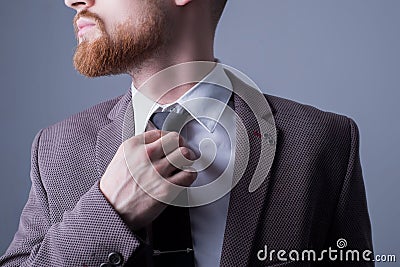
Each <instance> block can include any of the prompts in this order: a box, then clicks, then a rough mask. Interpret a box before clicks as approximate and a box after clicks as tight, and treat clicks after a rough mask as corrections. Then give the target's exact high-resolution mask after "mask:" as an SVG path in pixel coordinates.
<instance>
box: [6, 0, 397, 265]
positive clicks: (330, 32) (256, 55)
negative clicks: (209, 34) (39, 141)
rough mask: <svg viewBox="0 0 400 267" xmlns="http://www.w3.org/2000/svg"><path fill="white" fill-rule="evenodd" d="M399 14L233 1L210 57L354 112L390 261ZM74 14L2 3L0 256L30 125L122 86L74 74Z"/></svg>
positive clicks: (24, 172)
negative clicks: (213, 55) (72, 60)
mask: <svg viewBox="0 0 400 267" xmlns="http://www.w3.org/2000/svg"><path fill="white" fill-rule="evenodd" d="M399 14H400V1H399V0H330V1H328V0H302V1H298V0H291V1H289V0H249V1H233V0H231V1H230V2H229V4H228V6H227V9H226V11H225V14H224V16H223V19H222V21H221V24H220V27H219V29H218V35H217V39H216V56H217V57H218V58H219V59H220V60H221V61H222V62H223V63H225V64H228V65H231V66H233V67H235V68H237V69H239V70H241V71H243V72H244V73H246V74H248V75H249V76H250V77H251V78H252V79H253V80H254V81H255V82H256V83H257V84H258V85H259V87H260V88H262V89H263V91H264V92H267V93H269V94H273V95H278V96H282V97H285V98H290V99H293V100H296V101H299V102H303V103H307V104H311V105H313V106H316V107H318V108H320V109H323V110H328V111H333V112H337V113H341V114H346V115H348V116H350V117H352V118H353V119H355V121H356V122H357V123H358V126H359V128H360V135H361V148H360V149H361V160H362V166H363V172H364V179H365V184H366V189H367V197H368V204H369V210H370V215H371V220H372V226H373V239H374V246H375V252H376V253H377V254H397V258H398V261H400V235H399V228H398V226H399V225H400V213H399V207H398V202H399V196H398V195H399V194H398V187H399V186H400V179H399V178H400V175H399V173H398V170H397V167H398V164H399V148H400V147H399V141H398V138H399V136H400V126H399V123H398V121H399V118H398V115H399V107H398V106H399V103H398V97H399V96H400V93H399V91H398V89H399V85H400V81H399V79H400V75H399V74H400V73H399V72H400V63H399V62H400V53H399V48H400V31H399V26H400V15H399ZM73 15H74V11H72V10H69V9H68V8H67V7H65V6H64V5H63V2H62V1H54V0H35V1H27V0H26V1H20V0H16V1H8V2H7V3H4V4H3V5H2V7H1V9H0V24H1V28H0V30H1V44H0V58H1V62H0V86H1V91H0V116H1V123H2V124H1V131H0V147H1V150H2V153H1V156H0V157H1V160H0V169H1V178H0V214H1V215H0V216H1V217H0V254H2V253H3V252H4V251H5V249H6V248H7V246H8V244H9V242H10V241H11V239H12V236H13V235H14V233H15V231H16V229H17V225H18V220H19V215H20V212H21V210H22V208H23V206H24V203H25V201H26V200H27V196H28V191H29V188H30V180H29V162H30V146H31V142H32V139H33V137H34V135H35V134H36V132H37V131H38V130H39V129H40V128H43V127H46V126H48V125H50V124H52V123H55V122H57V121H59V120H61V119H63V118H65V117H67V116H69V115H72V114H74V113H76V112H78V111H80V110H82V109H84V108H87V107H89V106H91V105H93V104H95V103H97V102H99V101H102V100H105V99H107V98H110V97H113V96H117V95H120V94H122V93H124V92H125V91H126V90H128V89H129V85H130V79H129V77H127V76H119V77H108V78H100V79H87V78H83V77H82V76H80V75H79V74H77V73H76V71H75V70H74V69H73V66H72V63H71V57H72V55H73V48H74V46H75V39H74V35H73V28H72V26H71V21H72V18H73ZM394 265H395V264H389V263H385V264H383V263H381V264H377V266H394Z"/></svg>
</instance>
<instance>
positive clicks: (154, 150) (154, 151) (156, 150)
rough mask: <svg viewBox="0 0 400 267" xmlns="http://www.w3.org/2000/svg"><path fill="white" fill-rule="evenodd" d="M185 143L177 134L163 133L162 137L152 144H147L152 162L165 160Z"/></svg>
mask: <svg viewBox="0 0 400 267" xmlns="http://www.w3.org/2000/svg"><path fill="white" fill-rule="evenodd" d="M184 143H185V141H184V139H183V138H182V137H181V136H180V135H179V134H178V133H176V132H162V136H161V137H160V138H159V139H157V140H155V141H154V142H152V143H147V144H146V151H147V154H148V156H149V158H150V160H151V161H155V160H158V159H161V158H163V157H164V156H165V155H168V154H170V153H171V152H173V151H175V150H176V149H177V148H178V147H179V146H182V145H183V144H184Z"/></svg>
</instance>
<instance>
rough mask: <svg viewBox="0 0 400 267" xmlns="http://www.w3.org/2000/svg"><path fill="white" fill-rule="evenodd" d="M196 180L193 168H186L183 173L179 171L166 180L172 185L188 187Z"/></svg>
mask: <svg viewBox="0 0 400 267" xmlns="http://www.w3.org/2000/svg"><path fill="white" fill-rule="evenodd" d="M196 178H197V172H196V171H195V170H194V169H193V168H190V167H188V168H186V170H185V171H180V172H178V173H176V174H174V175H172V176H171V177H169V178H168V181H170V182H171V183H173V184H176V185H180V186H186V187H188V186H190V185H191V184H192V183H193V182H194V181H195V180H196Z"/></svg>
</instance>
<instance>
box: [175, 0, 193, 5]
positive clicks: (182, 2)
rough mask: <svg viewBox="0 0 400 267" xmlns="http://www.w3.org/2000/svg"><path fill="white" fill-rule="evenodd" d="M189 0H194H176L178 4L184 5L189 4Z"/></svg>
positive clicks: (190, 0)
mask: <svg viewBox="0 0 400 267" xmlns="http://www.w3.org/2000/svg"><path fill="white" fill-rule="evenodd" d="M189 2H192V0H175V4H176V5H177V6H184V5H186V4H188V3H189Z"/></svg>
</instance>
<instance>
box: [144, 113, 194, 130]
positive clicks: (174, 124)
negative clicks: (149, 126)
mask: <svg viewBox="0 0 400 267" xmlns="http://www.w3.org/2000/svg"><path fill="white" fill-rule="evenodd" d="M190 118H191V117H190V114H189V112H187V111H186V109H183V110H182V112H180V113H176V112H165V111H163V112H155V113H154V114H153V115H152V116H151V117H150V121H151V122H152V123H153V124H154V126H156V127H157V129H160V130H164V131H170V132H179V131H180V130H181V129H182V128H183V126H184V125H185V123H187V122H188V121H189V120H190Z"/></svg>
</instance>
